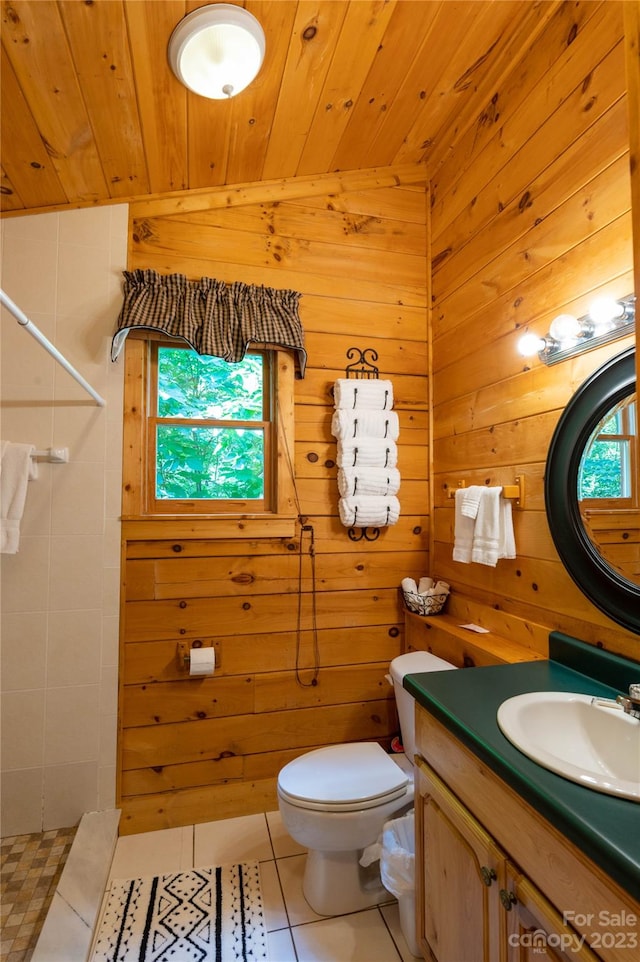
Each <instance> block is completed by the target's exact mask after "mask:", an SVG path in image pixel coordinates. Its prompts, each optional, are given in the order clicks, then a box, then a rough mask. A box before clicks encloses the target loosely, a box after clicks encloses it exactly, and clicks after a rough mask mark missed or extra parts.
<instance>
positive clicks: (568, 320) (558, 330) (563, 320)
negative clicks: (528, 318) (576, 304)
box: [549, 314, 582, 342]
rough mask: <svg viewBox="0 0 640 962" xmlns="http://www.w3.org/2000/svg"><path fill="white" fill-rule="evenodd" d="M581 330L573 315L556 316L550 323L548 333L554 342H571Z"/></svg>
mask: <svg viewBox="0 0 640 962" xmlns="http://www.w3.org/2000/svg"><path fill="white" fill-rule="evenodd" d="M581 330H582V329H581V327H580V321H579V320H578V318H577V317H574V316H573V314H558V316H557V317H554V319H553V320H552V321H551V326H550V328H549V333H550V334H551V337H552V338H553V339H554V340H555V341H561V342H562V341H573V340H575V339H576V338H577V337H578V336H579V335H580V332H581Z"/></svg>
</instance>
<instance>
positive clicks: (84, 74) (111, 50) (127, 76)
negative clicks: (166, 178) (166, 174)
mask: <svg viewBox="0 0 640 962" xmlns="http://www.w3.org/2000/svg"><path fill="white" fill-rule="evenodd" d="M59 9H60V13H61V15H62V20H63V22H64V27H65V31H66V34H67V40H68V42H69V46H70V49H71V55H72V57H73V62H74V64H75V68H76V73H77V76H78V80H79V82H80V89H81V91H82V96H83V99H84V102H85V105H86V108H87V112H88V114H89V118H90V120H91V127H92V130H93V134H94V137H95V141H96V146H97V148H98V152H99V154H100V159H101V162H102V168H103V171H104V175H105V178H106V180H107V184H108V187H109V192H110V195H111V196H112V197H114V198H120V197H130V196H131V194H146V193H148V192H149V189H150V188H149V180H148V176H147V165H146V160H145V156H144V149H143V142H142V139H141V138H140V136H139V130H140V118H139V115H138V109H137V103H136V89H135V83H134V77H133V69H132V65H131V58H130V54H129V45H128V43H127V36H126V33H124V32H123V31H122V23H123V20H124V7H123V5H122V3H121V2H119V0H110V2H108V3H78V2H77V0H60V3H59Z"/></svg>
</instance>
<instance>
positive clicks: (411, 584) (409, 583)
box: [401, 578, 418, 595]
mask: <svg viewBox="0 0 640 962" xmlns="http://www.w3.org/2000/svg"><path fill="white" fill-rule="evenodd" d="M401 587H402V590H403V591H411V592H412V593H413V594H414V595H415V594H417V592H418V588H417V586H416V583H415V581H414V580H413V578H403V579H402V582H401Z"/></svg>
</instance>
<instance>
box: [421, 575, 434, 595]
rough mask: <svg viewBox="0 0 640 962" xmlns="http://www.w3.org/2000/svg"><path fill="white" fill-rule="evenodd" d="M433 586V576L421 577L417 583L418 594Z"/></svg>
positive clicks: (424, 592)
mask: <svg viewBox="0 0 640 962" xmlns="http://www.w3.org/2000/svg"><path fill="white" fill-rule="evenodd" d="M430 588H433V578H421V579H420V581H419V583H418V594H421V595H424V594H426V593H427V591H429V589H430Z"/></svg>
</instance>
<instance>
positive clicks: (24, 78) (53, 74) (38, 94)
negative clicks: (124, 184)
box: [2, 0, 110, 201]
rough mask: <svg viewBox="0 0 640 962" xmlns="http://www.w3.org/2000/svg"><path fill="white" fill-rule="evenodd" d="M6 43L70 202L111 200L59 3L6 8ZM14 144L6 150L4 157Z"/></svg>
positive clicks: (26, 1) (24, 2) (26, 2)
mask: <svg viewBox="0 0 640 962" xmlns="http://www.w3.org/2000/svg"><path fill="white" fill-rule="evenodd" d="M2 43H3V46H4V49H5V51H6V53H7V56H8V57H9V60H10V62H11V64H12V66H13V69H14V71H15V74H16V77H17V79H18V82H19V83H20V87H21V89H22V93H23V96H24V98H25V100H26V101H27V103H28V104H29V108H30V111H31V114H32V116H33V118H34V121H35V123H36V124H37V127H38V131H39V133H40V137H41V138H42V140H43V142H44V144H45V147H46V149H47V152H48V153H49V154H50V156H51V159H52V162H53V165H54V167H55V169H56V171H57V174H58V177H59V178H60V182H61V184H62V186H63V188H64V190H65V193H66V195H67V198H68V199H72V198H73V199H74V200H78V201H98V200H106V199H108V198H109V197H110V192H109V189H108V187H107V183H106V181H105V178H104V174H103V170H102V164H101V161H100V156H99V153H98V148H97V145H96V142H95V139H94V135H93V130H92V127H91V122H90V120H89V116H88V113H87V109H86V106H85V103H84V100H83V97H82V91H81V88H80V82H79V79H78V75H77V73H76V68H75V64H74V62H73V58H72V56H71V51H70V49H69V45H68V43H67V37H66V34H65V28H64V24H63V21H62V16H61V11H60V9H59V7H58V5H57V4H55V3H49V2H44V3H33V2H30V0H13V2H11V3H7V2H5V3H4V4H3V14H2ZM7 150H9V151H10V150H11V144H9V145H6V144H3V145H2V152H3V157H4V154H5V152H6V151H7Z"/></svg>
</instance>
